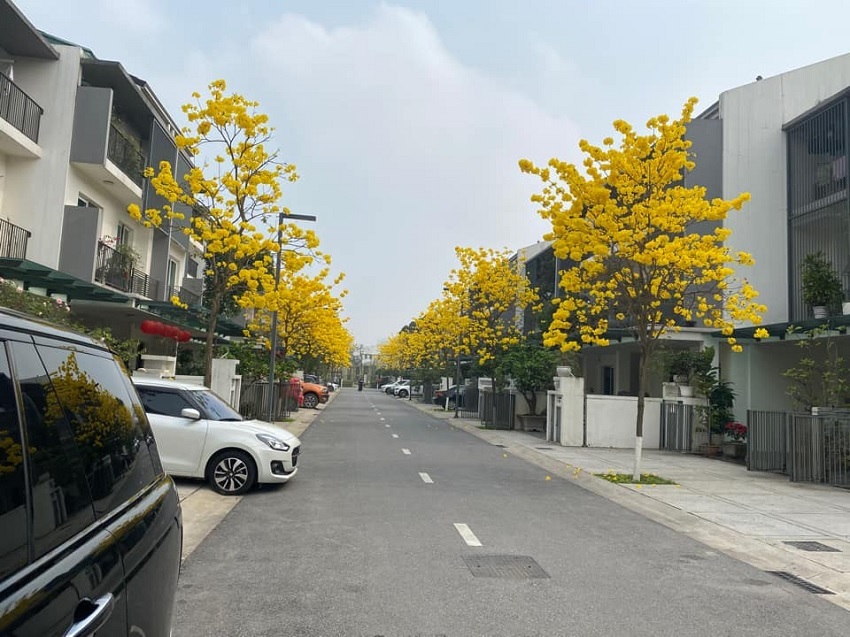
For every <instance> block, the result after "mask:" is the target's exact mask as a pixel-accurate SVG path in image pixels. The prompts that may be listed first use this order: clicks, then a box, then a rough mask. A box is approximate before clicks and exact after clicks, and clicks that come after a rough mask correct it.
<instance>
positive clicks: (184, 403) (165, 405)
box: [137, 387, 195, 418]
mask: <svg viewBox="0 0 850 637" xmlns="http://www.w3.org/2000/svg"><path fill="white" fill-rule="evenodd" d="M137 389H138V390H139V396H140V397H141V399H142V405H144V407H145V411H146V412H147V413H149V414H157V415H159V416H174V417H175V418H182V416H181V415H180V412H181V411H183V410H184V409H185V408H187V407H191V408H193V409H194V408H195V406H194V405H193V404H191V403H190V402H189V401H188V400H186V399H185V398H184V397H183V396H181V395H180V394H179V393H177V392H176V391H170V390H167V389H164V390H163V389H156V388H153V387H137Z"/></svg>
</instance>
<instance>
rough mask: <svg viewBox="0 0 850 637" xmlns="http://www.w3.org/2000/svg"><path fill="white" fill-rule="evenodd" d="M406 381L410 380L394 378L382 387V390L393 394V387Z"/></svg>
mask: <svg viewBox="0 0 850 637" xmlns="http://www.w3.org/2000/svg"><path fill="white" fill-rule="evenodd" d="M408 382H410V381H408V380H396V381H393V382H391V383H390V384H389V385H387V386H386V387H384V391H385V392H387V393H388V394H393V393H395V388H396V387H398V386H399V385H402V384H403V383H408Z"/></svg>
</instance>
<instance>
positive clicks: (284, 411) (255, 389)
mask: <svg viewBox="0 0 850 637" xmlns="http://www.w3.org/2000/svg"><path fill="white" fill-rule="evenodd" d="M272 387H273V391H274V392H275V393H276V394H277V399H276V400H275V404H274V409H275V414H274V420H283V419H284V418H289V415H290V412H293V411H298V399H297V398H296V397H295V396H294V395H293V392H292V391H291V389H290V388H291V385H290V384H289V383H288V382H284V383H283V390H281V387H280V382H275V383H274V385H272ZM239 414H240V415H241V416H242V417H243V418H250V419H254V418H256V419H259V420H268V415H269V384H268V383H267V382H262V381H261V382H256V383H252V384H251V385H248V386H246V387H243V388H242V395H241V396H240V398H239Z"/></svg>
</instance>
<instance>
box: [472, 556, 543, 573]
mask: <svg viewBox="0 0 850 637" xmlns="http://www.w3.org/2000/svg"><path fill="white" fill-rule="evenodd" d="M463 561H464V562H466V565H467V567H469V570H470V571H472V574H473V575H474V576H475V577H499V578H502V579H544V578H548V577H549V575H548V574H547V573H546V571H544V570H543V569H542V568H541V567H540V564H538V563H537V562H535V561H534V559H533V558H530V557H526V556H524V555H467V556H464V558H463Z"/></svg>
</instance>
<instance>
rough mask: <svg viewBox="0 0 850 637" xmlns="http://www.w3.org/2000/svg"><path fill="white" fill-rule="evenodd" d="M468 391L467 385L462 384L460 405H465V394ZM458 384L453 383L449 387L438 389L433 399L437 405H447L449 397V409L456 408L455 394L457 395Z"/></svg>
mask: <svg viewBox="0 0 850 637" xmlns="http://www.w3.org/2000/svg"><path fill="white" fill-rule="evenodd" d="M465 392H466V387H465V386H464V385H461V386H460V402H459V403H458V406H463V396H464V393H465ZM457 393H458V391H457V385H452V386H451V387H449V388H448V389H438V390H436V391H435V392H434V397H433V399H432V400H433V401H434V404H435V405H440V406H445V405H446V398H448V401H449V402H448V405H449V409H454V406H455V396H456V395H457Z"/></svg>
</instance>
